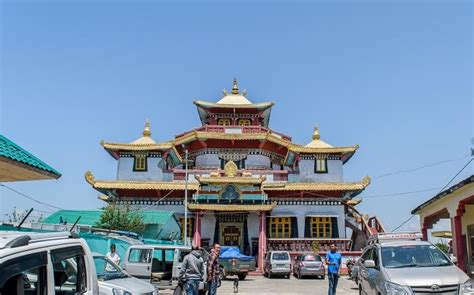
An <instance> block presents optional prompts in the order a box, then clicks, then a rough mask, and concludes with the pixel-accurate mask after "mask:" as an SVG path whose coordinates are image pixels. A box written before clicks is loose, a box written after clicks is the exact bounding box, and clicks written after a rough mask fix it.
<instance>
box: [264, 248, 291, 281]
mask: <svg viewBox="0 0 474 295" xmlns="http://www.w3.org/2000/svg"><path fill="white" fill-rule="evenodd" d="M290 274H291V257H290V253H289V252H288V251H270V252H268V253H267V255H266V256H265V264H264V266H263V275H265V276H267V277H268V278H271V277H272V276H274V275H280V276H284V277H286V278H288V279H289V278H290Z"/></svg>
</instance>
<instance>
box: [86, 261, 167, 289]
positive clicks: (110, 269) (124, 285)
mask: <svg viewBox="0 0 474 295" xmlns="http://www.w3.org/2000/svg"><path fill="white" fill-rule="evenodd" d="M92 255H93V256H94V263H95V269H96V271H97V280H98V282H99V293H100V295H132V294H133V295H135V294H143V295H157V294H158V289H156V288H155V287H154V286H153V285H152V284H150V283H147V282H145V281H143V280H140V279H137V278H134V277H132V276H131V275H129V274H128V273H126V272H125V271H124V270H123V269H122V268H121V267H120V266H118V265H117V264H115V263H114V262H112V261H111V260H110V259H108V258H107V257H105V256H104V255H102V254H99V253H92Z"/></svg>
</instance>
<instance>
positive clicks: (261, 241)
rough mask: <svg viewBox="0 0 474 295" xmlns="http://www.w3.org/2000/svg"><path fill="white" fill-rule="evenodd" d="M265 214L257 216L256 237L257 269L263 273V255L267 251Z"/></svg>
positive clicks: (261, 213)
mask: <svg viewBox="0 0 474 295" xmlns="http://www.w3.org/2000/svg"><path fill="white" fill-rule="evenodd" d="M266 217H267V215H266V212H260V214H259V227H258V229H259V235H258V269H259V270H260V271H262V272H263V265H264V261H265V253H266V251H267V233H266V228H267V225H266Z"/></svg>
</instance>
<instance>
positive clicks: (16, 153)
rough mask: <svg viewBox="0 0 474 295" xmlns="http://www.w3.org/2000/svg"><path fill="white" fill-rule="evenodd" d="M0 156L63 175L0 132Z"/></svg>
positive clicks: (58, 175)
mask: <svg viewBox="0 0 474 295" xmlns="http://www.w3.org/2000/svg"><path fill="white" fill-rule="evenodd" d="M0 157H5V158H8V159H10V160H13V161H17V162H20V163H23V164H26V165H29V166H32V167H35V168H38V169H41V170H43V171H46V172H49V173H53V174H55V175H56V176H57V178H58V177H60V176H61V173H59V172H58V171H57V170H56V169H54V168H53V167H51V166H49V165H48V164H46V163H45V162H43V161H41V160H40V159H38V158H37V157H35V156H34V155H32V154H31V153H29V152H28V151H26V150H25V149H23V148H22V147H20V146H19V145H17V144H15V143H14V142H13V141H11V140H9V139H8V138H6V137H5V136H3V135H1V134H0Z"/></svg>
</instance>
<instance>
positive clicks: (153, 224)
mask: <svg viewBox="0 0 474 295" xmlns="http://www.w3.org/2000/svg"><path fill="white" fill-rule="evenodd" d="M102 212H103V210H99V209H97V210H58V211H56V212H54V213H53V214H51V215H50V216H48V217H47V218H46V219H44V221H43V223H44V224H62V225H65V224H68V225H72V224H74V223H75V222H76V221H77V219H78V218H79V217H80V219H79V222H78V225H83V226H91V227H94V226H95V225H96V224H98V223H99V221H100V216H101V215H102ZM139 213H140V215H141V217H142V219H143V223H144V224H145V231H144V233H143V237H144V238H150V239H168V238H170V237H171V238H173V237H179V235H180V232H181V230H180V226H179V224H178V222H177V221H176V219H175V218H174V212H173V211H159V210H153V211H140V212H139Z"/></svg>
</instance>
